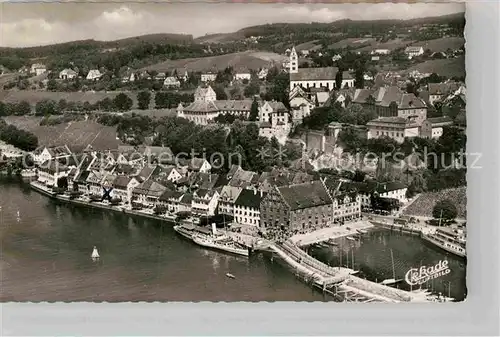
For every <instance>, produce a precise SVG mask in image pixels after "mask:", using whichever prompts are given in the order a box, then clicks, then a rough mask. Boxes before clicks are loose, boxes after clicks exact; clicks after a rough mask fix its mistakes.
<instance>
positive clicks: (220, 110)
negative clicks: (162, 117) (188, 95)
mask: <svg viewBox="0 0 500 337" xmlns="http://www.w3.org/2000/svg"><path fill="white" fill-rule="evenodd" d="M251 107H252V100H218V99H217V97H216V94H215V91H214V90H213V89H212V87H210V86H206V87H198V88H197V89H196V91H195V93H194V102H193V103H191V104H189V105H188V106H186V107H184V106H183V105H182V104H179V106H178V107H177V116H178V117H183V118H186V119H188V120H190V121H193V122H194V123H196V124H199V125H207V124H209V123H211V122H212V121H213V120H214V118H215V117H217V116H219V115H220V114H226V113H227V114H232V115H236V116H244V117H245V118H248V116H249V115H250V109H251Z"/></svg>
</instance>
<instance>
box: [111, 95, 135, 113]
mask: <svg viewBox="0 0 500 337" xmlns="http://www.w3.org/2000/svg"><path fill="white" fill-rule="evenodd" d="M133 104H134V102H133V101H132V99H131V98H130V97H128V96H127V95H126V94H124V93H123V92H121V93H119V94H118V95H116V97H115V98H114V99H113V105H114V106H115V108H116V110H118V111H128V110H130V109H131V108H132V105H133Z"/></svg>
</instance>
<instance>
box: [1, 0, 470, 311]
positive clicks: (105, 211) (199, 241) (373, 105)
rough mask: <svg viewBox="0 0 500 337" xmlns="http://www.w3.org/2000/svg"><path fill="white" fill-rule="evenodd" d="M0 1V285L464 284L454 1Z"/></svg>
mask: <svg viewBox="0 0 500 337" xmlns="http://www.w3.org/2000/svg"><path fill="white" fill-rule="evenodd" d="M1 7H2V9H1V12H2V14H1V17H2V27H1V28H0V33H1V34H0V237H1V248H0V249H1V256H0V278H1V280H0V282H1V290H0V301H1V302H46V301H49V302H131V301H132V302H134V301H145V302H154V301H156V302H169V301H182V302H198V301H210V302H241V301H247V302H259V301H267V302H275V301H306V302H312V301H321V302H338V303H340V302H360V303H366V302H384V303H402V302H413V303H421V302H435V303H443V302H461V301H464V300H465V298H466V297H467V287H466V265H467V259H466V238H467V224H466V222H467V220H466V218H467V215H466V208H467V207H466V204H467V200H466V185H467V182H466V173H467V166H466V162H465V148H466V124H467V122H466V86H465V76H466V75H465V52H466V51H465V38H464V27H465V4H464V3H419V4H407V3H404V4H395V3H383V4H356V5H354V4H340V3H339V4H257V3H252V4H236V3H233V4H231V3H221V4H215V3H211V4H209V3H169V4H166V3H163V4H160V3H156V4H153V3H116V2H115V3H111V2H110V3H77V2H75V3H65V4H62V3H42V2H39V3H3V4H2V5H1ZM470 167H471V166H470V165H469V168H470Z"/></svg>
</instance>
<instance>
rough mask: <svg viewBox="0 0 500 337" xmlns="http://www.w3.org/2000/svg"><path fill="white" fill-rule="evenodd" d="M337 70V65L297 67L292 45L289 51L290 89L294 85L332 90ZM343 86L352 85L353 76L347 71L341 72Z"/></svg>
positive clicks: (295, 54) (350, 86)
mask: <svg viewBox="0 0 500 337" xmlns="http://www.w3.org/2000/svg"><path fill="white" fill-rule="evenodd" d="M338 71H339V70H338V68H337V67H323V68H299V57H298V55H297V52H296V51H295V47H294V48H292V51H291V53H290V68H289V72H290V91H291V90H292V89H293V88H294V87H296V86H300V87H302V88H303V89H309V88H326V89H327V90H328V91H330V90H333V89H334V88H335V87H336V85H335V77H336V75H337V72H338ZM345 87H348V88H352V87H354V78H353V77H352V75H351V74H350V73H349V72H348V71H344V72H343V73H342V88H345ZM337 89H341V88H337Z"/></svg>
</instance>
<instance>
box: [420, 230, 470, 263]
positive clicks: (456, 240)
mask: <svg viewBox="0 0 500 337" xmlns="http://www.w3.org/2000/svg"><path fill="white" fill-rule="evenodd" d="M422 239H424V240H425V241H427V242H430V243H432V244H434V245H435V246H438V247H439V248H441V249H443V250H445V251H447V252H448V253H452V254H454V255H456V256H459V257H463V258H465V257H466V252H465V242H466V240H465V234H464V233H463V231H462V230H456V231H453V230H452V229H448V228H438V229H436V232H434V233H433V234H422Z"/></svg>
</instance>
